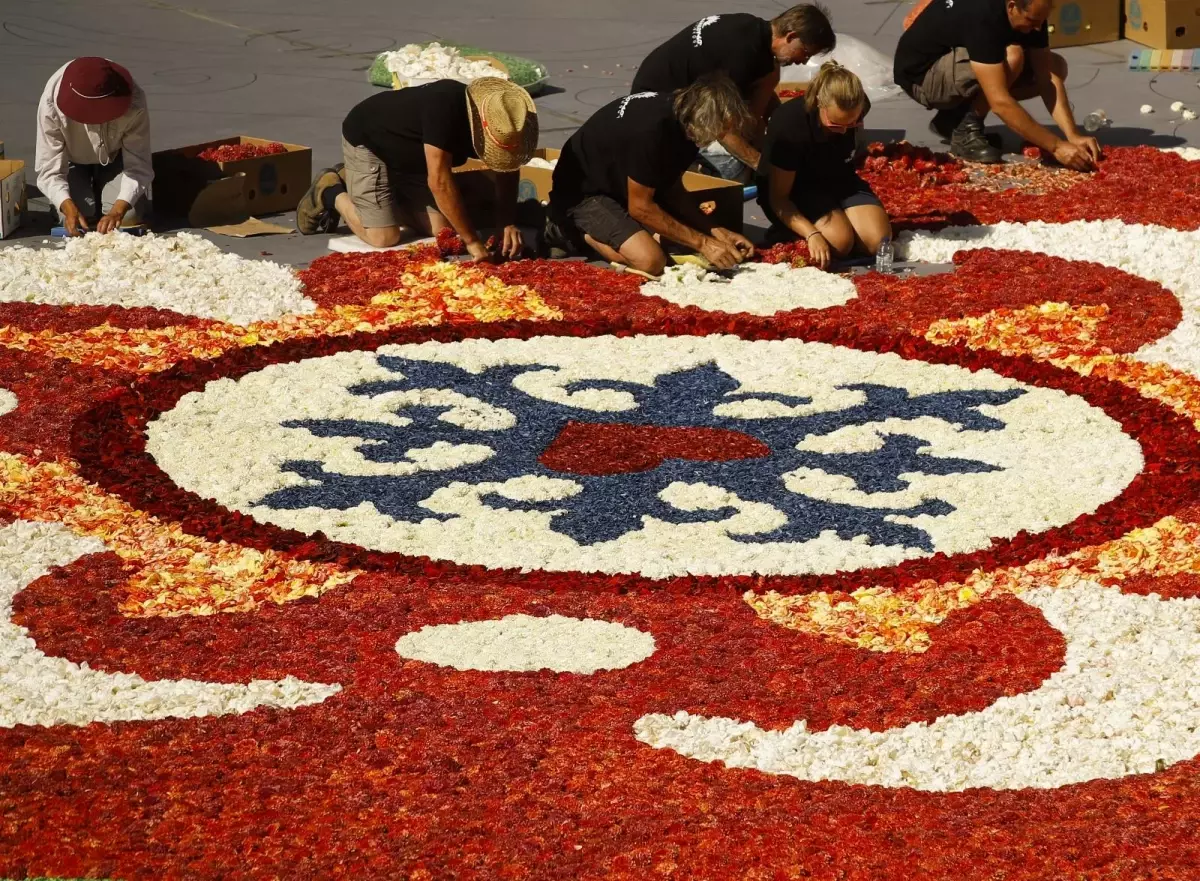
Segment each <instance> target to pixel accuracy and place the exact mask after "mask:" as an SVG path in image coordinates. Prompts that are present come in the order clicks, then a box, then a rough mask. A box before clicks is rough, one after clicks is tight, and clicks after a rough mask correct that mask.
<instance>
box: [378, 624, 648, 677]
mask: <svg viewBox="0 0 1200 881" xmlns="http://www.w3.org/2000/svg"><path fill="white" fill-rule="evenodd" d="M396 651H397V653H399V655H400V657H402V658H411V659H412V660H415V661H426V662H428V663H430V664H440V665H441V666H443V667H453V668H454V669H455V670H493V671H511V672H516V673H522V672H526V671H532V670H553V671H554V672H556V673H595V672H596V671H597V670H620V669H621V668H623V667H628V666H629V665H630V664H636V663H637V662H638V661H644V660H646V658H648V657H650V656H651V655H652V654H654V637H653V636H651V635H650V634H649V633H643V632H642V631H641V630H638V629H636V628H634V627H626V626H625V625H624V624H616V623H614V622H612V621H597V620H595V619H593V618H565V617H563V616H562V615H549V616H547V617H545V618H535V617H533V616H532V615H505V616H504V617H503V618H499V619H497V620H495V621H463V622H460V623H458V624H438V625H435V626H431V627H422V628H421V629H420V630H417V631H414V632H413V633H407V634H405V635H404V636H402V637H400V639H399V640H397V642H396Z"/></svg>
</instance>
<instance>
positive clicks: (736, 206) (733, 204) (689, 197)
mask: <svg viewBox="0 0 1200 881" xmlns="http://www.w3.org/2000/svg"><path fill="white" fill-rule="evenodd" d="M560 153H561V151H559V150H555V149H554V148H553V147H539V148H538V150H537V151H536V152H535V153H534V154H533V155H534V156H536V157H537V158H539V159H546V160H548V161H551V162H554V161H557V159H558V157H559V155H560ZM553 177H554V172H553V171H551V170H550V169H549V168H530V167H529V166H528V165H526V166H523V167H522V168H521V183H520V186H519V188H518V190H517V200H518V201H526V200H529V199H535V200H537V201H538V202H548V201H549V200H550V186H551V182H552V180H553ZM681 184H682V186H681V187H680V188H679V189H678V190H675V191H672V192H669V193H665V194H663V204H664V205H666V206H668V210H669V211H670V212H671V213H672V214H674V215H675V217H676V218H677V219H678V220H681V221H683V222H684V223H686V224H688V226H693V227H702V226H708V225H715V226H723V227H725V228H726V229H731V230H733V231H735V232H741V231H742V204H743V202H744V201H745V200H744V199H743V198H742V192H743V191H742V185H741V184H740V183H738V182H737V181H735V180H722V179H721V178H719V177H711V176H710V175H707V174H698V173H696V172H694V171H688V172H685V173H684V175H683V180H682V181H681Z"/></svg>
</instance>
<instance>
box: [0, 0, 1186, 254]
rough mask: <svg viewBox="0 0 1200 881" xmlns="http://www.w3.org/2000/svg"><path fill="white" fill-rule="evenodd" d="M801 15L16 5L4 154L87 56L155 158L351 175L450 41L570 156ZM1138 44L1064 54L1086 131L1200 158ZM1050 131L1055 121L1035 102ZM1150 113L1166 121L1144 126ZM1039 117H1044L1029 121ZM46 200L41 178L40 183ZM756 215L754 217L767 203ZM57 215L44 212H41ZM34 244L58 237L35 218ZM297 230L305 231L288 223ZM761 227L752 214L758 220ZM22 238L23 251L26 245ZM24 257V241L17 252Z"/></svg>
mask: <svg viewBox="0 0 1200 881" xmlns="http://www.w3.org/2000/svg"><path fill="white" fill-rule="evenodd" d="M787 5H788V4H787V3H786V2H767V0H743V2H741V3H736V4H731V3H729V2H728V0H606V2H602V3H597V2H594V0H506V2H505V3H499V4H498V3H494V2H483V0H453V2H443V3H432V2H418V0H400V2H395V0H392V2H386V0H337V2H329V0H324V2H316V0H287V2H285V0H172V2H165V0H125V2H116V0H87V2H77V0H40V2H36V3H34V2H30V0H0V140H3V141H4V142H5V147H6V152H7V156H8V158H10V159H25V160H26V161H28V162H30V163H32V160H33V136H34V123H33V119H34V109H35V107H36V104H37V99H38V97H39V95H40V94H41V91H42V88H43V87H44V85H45V82H46V80H47V78H48V77H49V76H50V74H51V73H53V72H54V70H55V69H56V68H58V67H59V66H60V65H61V64H63V63H64V62H65V61H67V60H69V59H70V58H73V57H75V56H78V55H105V56H107V57H110V58H113V59H115V60H118V61H120V62H121V63H123V64H125V65H126V66H127V67H128V68H129V69H130V70H131V72H132V73H133V75H134V76H135V78H136V79H137V80H138V82H139V83H141V85H142V87H143V88H144V89H145V90H146V92H147V95H148V96H149V101H150V107H151V113H152V129H153V139H154V145H155V148H156V149H162V148H165V147H175V146H181V145H185V144H190V143H196V142H199V141H205V140H210V139H212V138H217V137H222V136H225V135H230V134H239V133H240V134H251V135H256V136H260V137H269V138H275V139H278V140H282V141H289V142H292V143H301V144H307V145H310V146H311V147H312V148H313V151H314V163H316V166H317V167H320V166H323V165H328V164H331V163H333V162H334V161H336V160H337V159H338V155H339V152H340V150H339V143H340V141H339V134H340V125H341V120H342V118H343V117H344V116H345V114H346V112H347V110H349V108H350V107H352V106H353V105H354V104H355V103H356V102H357V101H359V100H361V99H362V98H364V97H366V96H367V95H369V94H371V93H372V91H373V87H372V86H370V85H369V84H368V83H367V81H366V69H367V67H368V66H369V65H370V63H371V60H372V59H373V58H374V56H375V55H376V54H377V53H378V52H381V51H383V50H386V49H389V48H394V47H397V46H400V45H403V44H405V43H409V42H413V41H420V40H430V39H437V38H441V39H446V40H455V41H459V42H470V43H473V44H478V45H483V46H486V47H487V48H489V49H493V50H496V51H506V52H511V53H514V54H518V55H525V56H528V57H531V58H536V59H538V60H540V61H543V62H545V63H546V64H547V65H548V66H549V68H550V70H551V78H550V83H551V85H552V88H551V90H550V92H549V93H548V94H546V95H544V96H543V97H540V98H539V99H538V102H537V103H538V108H539V114H540V119H541V124H542V140H543V143H544V144H546V145H548V146H556V145H560V144H561V143H562V142H563V141H565V140H566V138H567V137H568V136H569V135H570V133H571V132H572V131H573V130H574V129H575V127H576V126H577V125H579V123H581V122H582V121H583V120H584V119H586V118H587V116H588V115H589V114H590V113H591V112H592V110H593V109H595V108H597V107H600V106H602V105H604V104H606V103H608V102H609V101H610V100H612V99H613V97H615V96H617V95H620V94H625V93H626V91H627V90H628V86H629V82H630V79H631V78H632V73H631V69H632V67H633V66H634V65H636V64H637V63H638V62H639V61H641V59H642V58H643V57H644V56H645V55H646V53H647V52H648V51H649V50H650V49H652V48H653V47H654V46H655V45H657V44H658V43H659V42H661V41H662V40H663V39H664V38H666V37H667V36H669V35H671V34H672V33H674V32H675V31H677V30H679V29H680V28H681V27H683V26H684V25H685V24H687V23H689V22H691V21H694V20H696V19H697V18H699V17H701V16H703V15H706V14H710V13H715V12H728V11H732V10H734V9H738V10H744V11H751V12H757V13H759V14H761V15H763V16H764V17H768V18H769V17H771V16H772V15H774V14H775V13H776V12H777V11H778V10H780V9H783V8H785V7H786V6H787ZM832 6H833V19H834V26H835V28H836V29H837V30H838V32H839V33H843V34H849V35H852V36H855V37H858V38H859V39H861V40H864V41H866V42H868V43H869V44H871V45H872V46H874V47H875V48H877V49H879V50H880V51H882V52H884V53H886V54H887V55H888V56H889V57H890V55H891V53H892V51H893V49H894V47H895V43H896V40H897V38H898V37H899V35H900V32H901V22H902V20H903V18H904V15H905V13H906V11H907V10H908V8H909V0H838V2H836V3H833V4H832ZM1132 48H1134V46H1133V44H1131V43H1125V42H1122V43H1112V44H1108V45H1103V46H1089V47H1081V48H1076V49H1068V50H1064V54H1065V55H1066V56H1067V58H1068V60H1069V62H1070V64H1071V76H1070V79H1069V82H1068V86H1069V89H1070V92H1071V97H1072V101H1073V103H1074V105H1075V110H1076V115H1077V117H1080V118H1082V116H1083V115H1084V114H1086V113H1088V112H1089V111H1091V110H1095V109H1098V108H1102V109H1104V110H1105V111H1106V112H1107V113H1108V115H1109V117H1110V118H1112V120H1113V123H1114V124H1113V127H1112V128H1110V129H1107V130H1106V131H1105V132H1104V133H1103V135H1102V137H1103V139H1104V140H1105V141H1106V142H1108V143H1121V144H1134V143H1146V144H1154V145H1157V146H1172V145H1178V144H1185V143H1193V144H1200V121H1198V122H1191V123H1182V122H1181V121H1180V120H1179V118H1178V114H1172V113H1171V112H1170V111H1169V105H1170V104H1171V103H1172V102H1173V101H1177V100H1182V101H1185V102H1188V103H1190V104H1191V105H1192V106H1194V107H1200V89H1198V88H1197V80H1200V73H1196V72H1192V73H1164V74H1152V73H1134V72H1130V71H1129V70H1127V69H1126V68H1127V61H1126V59H1127V57H1128V54H1129V51H1130V50H1131V49H1132ZM1036 103H1037V107H1036V112H1037V115H1038V116H1039V118H1043V119H1044V118H1047V117H1046V114H1045V111H1044V108H1042V107H1041V105H1040V102H1036ZM1142 104H1151V105H1153V106H1154V107H1155V108H1156V111H1157V112H1156V113H1155V114H1153V115H1151V116H1143V115H1141V114H1140V113H1139V108H1140V107H1141V105H1142ZM1029 106H1030V107H1031V109H1033V105H1032V104H1031V105H1029ZM927 121H928V114H926V113H925V112H924V111H922V110H921V109H920V108H919V107H917V105H916V104H914V103H913V102H911V101H910V100H908V99H907V98H904V97H903V96H901V97H900V98H899V99H896V100H889V101H883V102H879V103H878V104H876V106H875V109H874V111H873V112H872V114H871V116H870V118H869V123H870V128H871V131H870V134H871V136H872V137H873V138H876V139H880V138H882V139H894V138H900V137H908V138H909V139H910V140H912V141H914V142H918V143H930V139H929V135H928V133H927V131H926V124H927ZM28 177H29V180H30V182H31V183H32V178H33V175H32V170H30V172H29V175H28ZM751 204H752V203H751ZM32 207H33V209H34V210H35V211H37V210H39V209H40V210H43V211H44V210H45V208H46V206H45V202H44V200H35V201H34V202H33V203H32ZM34 220H35V222H34V223H32V224H31V225H30V228H29V229H28V230H26V231H25V232H24V234H23V239H24V240H25V241H38V240H40V237H41V236H42V235H44V232H45V230H46V229H48V227H49V223H48V222H44V220H43V219H41V218H35V219H34ZM280 220H281V222H284V223H290V219H283V218H280ZM747 222H748V223H750V224H753V223H754V211H753V209H752V208H748V209H747ZM19 235H21V234H19ZM218 238H219V240H220V241H221V243H222V246H224V247H228V248H229V249H230V250H235V251H238V252H239V253H243V254H246V255H247V256H258V255H259V253H260V252H262V251H268V252H270V253H271V255H272V259H275V260H281V261H285V262H290V263H304V262H307V261H308V260H311V259H312V258H313V257H315V256H317V255H319V254H321V253H324V252H325V250H326V242H325V241H324V239H323V237H313V238H303V237H301V236H299V235H295V234H293V235H291V236H273V237H270V238H257V239H251V240H244V241H243V240H233V239H228V238H223V237H218ZM10 241H11V240H10Z"/></svg>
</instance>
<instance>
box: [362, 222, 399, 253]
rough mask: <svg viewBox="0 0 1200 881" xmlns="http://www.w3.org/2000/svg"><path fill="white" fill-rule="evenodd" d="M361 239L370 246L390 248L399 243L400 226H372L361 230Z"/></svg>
mask: <svg viewBox="0 0 1200 881" xmlns="http://www.w3.org/2000/svg"><path fill="white" fill-rule="evenodd" d="M362 240H363V241H364V242H366V243H367V244H368V245H370V246H371V247H372V248H390V247H392V246H393V245H398V244H400V227H398V226H373V227H368V228H367V229H364V230H363V234H362Z"/></svg>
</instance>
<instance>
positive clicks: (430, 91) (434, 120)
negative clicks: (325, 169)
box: [342, 80, 477, 174]
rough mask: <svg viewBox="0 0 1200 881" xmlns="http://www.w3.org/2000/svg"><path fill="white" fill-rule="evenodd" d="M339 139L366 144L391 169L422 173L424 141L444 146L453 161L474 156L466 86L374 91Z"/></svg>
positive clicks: (350, 116) (449, 84) (358, 107)
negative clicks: (374, 93)
mask: <svg viewBox="0 0 1200 881" xmlns="http://www.w3.org/2000/svg"><path fill="white" fill-rule="evenodd" d="M342 137H344V138H345V139H346V140H347V141H349V142H350V144H351V145H353V146H355V147H366V148H367V149H368V150H370V151H371V152H372V153H374V154H375V155H376V156H378V157H379V158H380V159H381V160H382V161H383V163H384V164H385V165H387V167H388V168H389V169H391V170H394V171H398V172H403V173H406V174H425V173H427V172H428V168H427V167H426V165H425V145H426V144H429V145H431V146H434V147H439V148H441V149H443V150H445V151H446V152H447V153H449V154H450V155H451V156H452V157H453V164H454V165H462V163H464V162H466V161H467V160H468V159H472V158H477V157H476V156H475V146H474V143H473V142H472V140H471V121H470V118H469V117H468V115H467V86H466V84H465V83H460V82H457V81H455V80H438V81H437V82H436V83H428V84H427V85H424V86H415V87H413V88H409V89H396V90H394V91H389V92H380V93H379V94H377V95H372V96H371V97H370V98H367V99H366V100H365V101H362V102H360V103H359V104H357V105H356V106H355V107H354V109H353V110H351V111H350V113H349V114H347V116H346V121H345V122H343V123H342Z"/></svg>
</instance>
